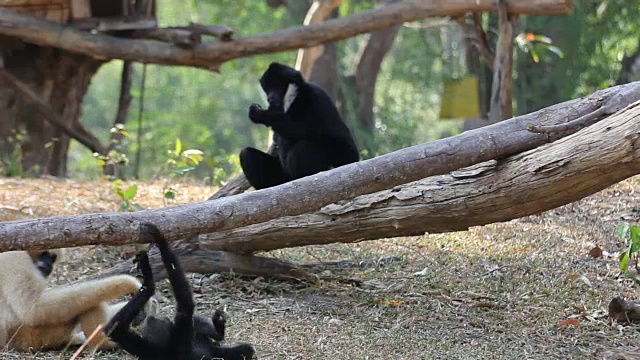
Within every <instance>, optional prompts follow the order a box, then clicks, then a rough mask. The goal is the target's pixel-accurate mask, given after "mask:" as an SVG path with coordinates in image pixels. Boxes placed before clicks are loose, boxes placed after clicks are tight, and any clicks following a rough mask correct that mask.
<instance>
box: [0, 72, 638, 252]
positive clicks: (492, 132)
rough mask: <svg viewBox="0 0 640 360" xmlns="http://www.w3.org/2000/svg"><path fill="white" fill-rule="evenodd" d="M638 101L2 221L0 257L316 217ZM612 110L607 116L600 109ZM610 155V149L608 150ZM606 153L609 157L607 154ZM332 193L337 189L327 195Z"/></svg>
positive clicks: (633, 87)
mask: <svg viewBox="0 0 640 360" xmlns="http://www.w3.org/2000/svg"><path fill="white" fill-rule="evenodd" d="M639 99H640V82H635V83H631V84H626V85H621V86H617V87H613V88H610V89H606V90H601V91H598V92H596V93H594V94H592V95H591V96H589V97H586V98H583V99H579V100H572V101H569V102H565V103H563V104H558V105H554V106H551V107H549V108H546V109H542V110H540V111H537V112H535V113H532V114H528V115H525V116H520V117H517V118H513V119H510V120H506V121H503V122H500V123H497V124H494V125H491V126H487V127H484V128H480V129H475V130H472V131H468V132H465V133H462V134H460V135H458V136H455V137H451V138H447V139H441V140H437V141H432V142H429V143H426V144H421V145H416V146H413V147H410V148H406V149H402V150H399V151H396V152H393V153H390V154H387V155H383V156H379V157H376V158H373V159H369V160H366V161H362V162H359V163H355V164H350V165H345V166H342V167H340V168H337V169H333V170H331V171H326V172H322V173H320V174H317V175H313V176H309V177H306V178H302V179H298V180H295V181H292V182H289V183H286V184H283V185H280V186H277V187H273V188H268V189H263V190H259V191H254V192H249V193H244V194H240V195H235V196H230V197H225V198H221V199H217V200H215V201H205V202H199V203H193V204H188V205H178V206H170V207H165V208H162V209H153V210H144V211H137V212H132V213H101V214H83V215H72V216H56V217H49V218H41V219H31V220H21V221H8V222H3V223H0V251H6V250H21V249H44V248H59V247H70V246H81V245H94V244H102V245H123V244H131V243H140V242H143V241H144V240H143V239H141V238H140V234H139V226H140V223H143V222H151V223H154V224H156V225H157V226H158V227H159V228H160V231H162V233H163V234H165V236H166V238H167V239H169V240H170V241H175V240H178V239H183V238H188V237H191V236H194V235H197V234H203V233H211V232H216V231H222V230H226V229H232V228H236V227H243V226H248V225H251V224H257V223H262V222H265V221H269V220H273V219H276V218H279V217H282V216H293V215H300V214H304V213H307V212H312V211H317V210H319V209H320V208H321V207H322V206H325V205H328V204H331V203H334V202H336V201H339V200H344V199H351V198H354V197H356V196H358V195H363V194H368V193H372V192H376V191H381V190H384V189H388V188H390V187H392V186H397V185H400V184H405V183H408V182H411V181H416V180H419V179H422V178H425V177H428V176H432V175H441V174H444V173H447V172H450V171H452V170H456V169H459V168H461V167H467V166H471V165H473V164H476V163H479V162H484V161H489V160H492V159H497V158H503V157H506V156H509V155H513V154H517V153H520V152H522V151H526V150H529V149H532V148H535V147H537V146H540V145H542V144H545V143H548V142H551V141H554V140H556V139H559V138H561V137H562V136H563V135H566V133H571V132H575V131H576V130H577V129H575V130H574V129H568V130H567V131H565V132H562V133H533V132H530V131H529V130H527V128H528V127H530V126H531V125H532V124H533V125H535V126H548V125H554V124H558V123H565V122H570V121H571V119H573V118H576V117H583V116H585V115H587V114H590V113H594V112H598V114H602V113H606V114H609V113H610V112H613V111H616V110H619V109H622V108H624V107H625V106H627V105H629V104H630V103H632V102H634V101H637V100H639ZM602 109H606V111H602ZM605 150H606V148H605ZM605 150H603V151H602V152H603V155H604V154H606V151H605ZM326 189H331V191H326Z"/></svg>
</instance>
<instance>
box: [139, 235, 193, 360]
mask: <svg viewBox="0 0 640 360" xmlns="http://www.w3.org/2000/svg"><path fill="white" fill-rule="evenodd" d="M142 227H143V228H144V229H145V230H146V232H147V233H148V234H150V235H151V236H153V237H154V239H155V244H156V246H157V247H158V249H159V250H160V256H161V257H162V262H163V263H164V267H165V269H166V271H167V277H168V278H169V282H170V283H171V287H172V288H173V295H174V296H175V298H176V304H177V310H176V316H175V318H174V321H173V325H174V328H173V331H172V332H171V335H172V341H175V344H177V346H178V349H177V353H178V355H179V359H189V357H190V356H191V353H192V348H191V346H192V339H193V336H194V329H193V312H194V310H195V307H196V305H195V302H194V300H193V293H192V292H191V285H189V281H188V280H187V277H186V276H185V274H184V271H183V270H182V266H181V265H180V262H179V261H178V259H177V257H176V256H175V254H174V253H173V252H172V251H171V249H169V243H168V242H167V239H165V238H164V236H163V235H162V234H161V233H160V231H159V230H158V228H156V227H155V226H148V225H146V224H145V225H143V226H142Z"/></svg>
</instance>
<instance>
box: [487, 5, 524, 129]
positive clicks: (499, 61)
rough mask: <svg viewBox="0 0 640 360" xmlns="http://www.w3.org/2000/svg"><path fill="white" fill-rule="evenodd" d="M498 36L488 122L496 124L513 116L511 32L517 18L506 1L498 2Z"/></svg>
mask: <svg viewBox="0 0 640 360" xmlns="http://www.w3.org/2000/svg"><path fill="white" fill-rule="evenodd" d="M498 7H499V11H498V19H499V23H500V34H499V35H498V43H497V44H496V58H495V60H494V63H493V81H492V84H491V85H492V87H491V105H490V107H489V122H492V123H494V122H498V121H501V120H504V119H508V118H510V117H512V116H513V104H512V102H513V45H514V44H513V32H514V31H515V24H516V19H517V16H516V15H513V14H511V13H510V12H509V11H510V9H509V8H508V5H507V1H506V0H499V1H498Z"/></svg>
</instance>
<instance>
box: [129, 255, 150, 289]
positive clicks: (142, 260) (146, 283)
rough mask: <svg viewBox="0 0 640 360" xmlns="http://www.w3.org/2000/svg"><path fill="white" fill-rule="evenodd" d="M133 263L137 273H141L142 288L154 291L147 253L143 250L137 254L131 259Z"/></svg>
mask: <svg viewBox="0 0 640 360" xmlns="http://www.w3.org/2000/svg"><path fill="white" fill-rule="evenodd" d="M133 263H134V264H136V267H137V269H138V271H140V272H141V273H142V277H143V283H142V288H145V289H147V290H151V291H154V287H155V284H154V281H153V272H152V271H151V264H150V263H149V255H148V254H147V252H146V251H144V250H142V251H140V252H138V253H137V254H136V257H135V258H134V259H133Z"/></svg>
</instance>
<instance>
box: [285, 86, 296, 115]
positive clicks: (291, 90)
mask: <svg viewBox="0 0 640 360" xmlns="http://www.w3.org/2000/svg"><path fill="white" fill-rule="evenodd" d="M296 96H298V85H296V84H289V86H287V91H286V92H285V93H284V112H287V111H289V108H290V107H291V104H293V102H294V101H296Z"/></svg>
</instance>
